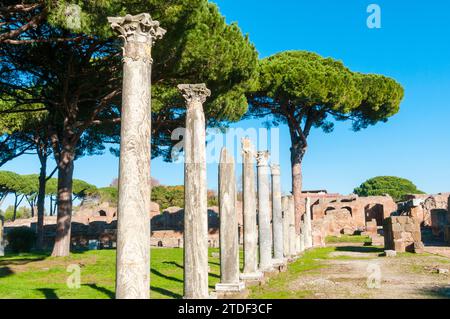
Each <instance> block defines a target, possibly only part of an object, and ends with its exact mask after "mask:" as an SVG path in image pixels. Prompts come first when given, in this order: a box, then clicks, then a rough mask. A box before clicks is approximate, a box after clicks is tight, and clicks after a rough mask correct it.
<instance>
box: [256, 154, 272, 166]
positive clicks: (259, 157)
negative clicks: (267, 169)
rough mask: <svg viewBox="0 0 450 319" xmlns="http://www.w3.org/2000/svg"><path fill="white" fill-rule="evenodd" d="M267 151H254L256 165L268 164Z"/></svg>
mask: <svg viewBox="0 0 450 319" xmlns="http://www.w3.org/2000/svg"><path fill="white" fill-rule="evenodd" d="M268 163H269V151H260V152H257V153H256V166H268V165H269V164H268Z"/></svg>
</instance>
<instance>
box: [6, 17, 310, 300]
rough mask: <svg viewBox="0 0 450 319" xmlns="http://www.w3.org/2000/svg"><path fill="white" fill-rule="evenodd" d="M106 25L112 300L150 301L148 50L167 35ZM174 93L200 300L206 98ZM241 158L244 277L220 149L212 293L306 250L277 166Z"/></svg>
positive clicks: (189, 267)
mask: <svg viewBox="0 0 450 319" xmlns="http://www.w3.org/2000/svg"><path fill="white" fill-rule="evenodd" d="M108 21H109V22H110V23H111V27H112V28H113V29H114V30H115V31H116V32H117V33H118V34H119V36H120V37H121V38H122V39H123V40H124V45H123V63H124V65H123V88H122V116H121V143H120V164H119V203H118V234H117V267H116V298H141V299H145V298H149V287H150V227H149V225H150V219H149V213H148V212H149V211H150V193H151V185H150V159H151V154H150V150H151V148H150V141H151V133H150V132H151V66H152V63H153V60H152V57H151V51H152V46H153V44H154V42H155V41H156V40H157V39H160V38H162V37H163V35H164V34H165V32H166V31H165V30H164V29H162V28H160V27H159V22H158V21H154V20H152V18H151V17H150V15H149V14H146V13H144V14H139V15H136V16H132V15H126V16H124V17H114V18H108ZM178 88H179V90H180V91H181V93H182V95H183V97H184V98H185V100H186V106H187V112H186V134H185V138H184V143H185V144H184V151H185V168H184V176H185V216H184V297H185V298H188V299H190V298H196V299H203V298H208V297H209V291H208V268H209V267H208V210H207V183H206V149H205V144H206V137H205V134H206V130H205V116H204V113H203V103H204V102H205V100H206V98H207V97H208V96H210V94H211V92H210V91H209V90H208V89H207V88H206V86H205V85H204V84H182V85H179V86H178ZM242 150H243V159H244V163H243V184H244V185H243V192H244V193H243V197H244V211H243V215H244V216H243V217H244V272H243V274H242V275H240V271H239V242H238V238H239V234H238V221H237V214H236V178H235V166H234V159H233V157H232V156H231V155H230V154H229V153H228V152H227V151H226V149H223V150H222V152H221V158H220V165H219V201H220V204H219V206H220V207H219V208H220V212H219V213H220V270H221V281H220V283H219V284H218V285H217V286H216V290H217V291H240V290H242V289H243V288H244V284H243V282H241V280H254V279H258V278H261V277H262V276H263V272H268V271H272V269H273V267H274V266H277V265H280V264H283V263H285V262H286V258H293V257H295V256H296V255H298V253H299V252H301V251H302V250H303V249H305V248H309V247H311V246H312V241H311V240H310V239H309V237H310V234H311V231H310V229H311V221H310V217H311V214H310V211H309V213H308V208H309V207H308V205H307V213H306V214H305V221H304V223H303V227H304V231H302V234H300V235H297V234H296V232H295V213H294V211H295V209H294V201H293V197H292V196H287V197H284V198H282V197H281V186H280V168H279V166H278V165H272V166H271V167H269V164H268V160H269V153H268V152H266V151H262V152H255V151H254V150H253V148H252V146H251V142H250V140H249V139H244V140H243V142H242ZM255 158H256V161H257V177H258V178H257V181H258V182H257V186H258V187H257V190H256V189H255V174H254V164H255ZM270 176H272V183H270ZM270 185H272V190H271V189H270ZM270 194H272V209H271V207H270ZM271 210H272V224H271ZM0 245H1V237H0ZM258 246H259V247H258ZM0 249H1V247H0ZM258 249H259V261H258ZM0 253H1V250H0Z"/></svg>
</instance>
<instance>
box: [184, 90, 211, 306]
mask: <svg viewBox="0 0 450 319" xmlns="http://www.w3.org/2000/svg"><path fill="white" fill-rule="evenodd" d="M178 88H179V89H180V91H181V92H182V94H183V97H184V98H185V99H186V102H187V111H186V136H185V138H184V141H185V145H184V156H185V163H184V187H185V199H184V205H185V213H184V298H186V299H205V298H208V295H209V293H208V209H207V201H208V200H207V181H206V146H205V144H206V131H205V115H204V113H203V105H202V104H203V103H204V102H205V100H206V98H207V97H208V96H210V95H211V92H210V91H209V90H208V89H207V88H206V86H205V85H204V84H181V85H179V86H178Z"/></svg>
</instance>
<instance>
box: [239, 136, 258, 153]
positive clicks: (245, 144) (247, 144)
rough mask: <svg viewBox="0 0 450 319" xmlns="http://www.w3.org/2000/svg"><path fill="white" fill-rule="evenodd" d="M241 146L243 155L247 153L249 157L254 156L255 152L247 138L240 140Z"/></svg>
mask: <svg viewBox="0 0 450 319" xmlns="http://www.w3.org/2000/svg"><path fill="white" fill-rule="evenodd" d="M241 146H242V152H243V153H249V154H251V155H255V150H254V147H253V145H252V141H251V139H250V138H249V137H243V138H242V139H241Z"/></svg>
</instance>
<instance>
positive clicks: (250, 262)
mask: <svg viewBox="0 0 450 319" xmlns="http://www.w3.org/2000/svg"><path fill="white" fill-rule="evenodd" d="M241 143H242V193H243V194H242V197H243V216H244V271H243V273H242V274H241V279H243V280H255V279H260V278H261V277H262V276H263V274H262V273H261V272H260V271H259V270H258V227H257V222H256V190H255V182H256V179H255V155H256V154H255V150H254V148H253V145H252V143H251V140H250V139H249V138H243V139H242V141H241Z"/></svg>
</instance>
